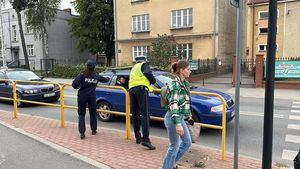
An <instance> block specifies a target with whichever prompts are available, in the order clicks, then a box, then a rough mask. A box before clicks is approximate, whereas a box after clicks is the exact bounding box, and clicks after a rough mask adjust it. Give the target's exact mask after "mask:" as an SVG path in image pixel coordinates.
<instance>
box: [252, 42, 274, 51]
mask: <svg viewBox="0 0 300 169" xmlns="http://www.w3.org/2000/svg"><path fill="white" fill-rule="evenodd" d="M262 45H263V46H264V50H260V46H262ZM257 51H258V52H266V51H267V44H266V43H261V44H258V45H257ZM276 51H278V43H276Z"/></svg>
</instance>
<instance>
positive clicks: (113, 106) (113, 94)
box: [96, 69, 235, 125]
mask: <svg viewBox="0 0 300 169" xmlns="http://www.w3.org/2000/svg"><path fill="white" fill-rule="evenodd" d="M152 72H153V75H154V76H155V78H156V84H155V85H154V88H158V89H160V88H161V87H162V86H165V85H166V84H170V83H171V81H172V80H173V78H174V75H172V74H171V73H169V72H167V71H160V70H153V71H152ZM129 74H130V70H128V69H127V70H126V69H125V70H120V69H116V70H114V69H112V70H106V71H104V72H102V73H100V75H102V76H105V77H109V78H110V81H109V82H107V83H102V85H112V86H114V85H118V83H119V82H118V81H119V78H120V77H125V78H126V83H125V84H124V86H125V88H128V81H129ZM100 85H101V84H100ZM191 91H198V92H212V93H218V94H220V95H221V96H223V97H224V99H225V100H226V113H227V115H226V117H227V122H230V121H231V120H232V119H233V118H234V116H235V114H234V102H233V100H232V98H231V96H230V95H228V94H226V93H223V92H220V91H216V90H211V89H206V88H200V87H196V86H192V87H191ZM96 97H97V109H105V110H114V111H119V112H125V94H124V93H123V91H121V90H118V89H107V88H97V89H96ZM149 103H150V106H149V107H150V115H151V116H156V117H164V115H165V113H166V110H165V109H163V108H161V106H160V94H159V93H157V94H156V93H151V92H150V93H149ZM192 109H193V111H192V114H193V118H194V120H195V121H197V122H201V123H205V124H214V125H221V124H222V109H223V106H222V102H221V100H220V99H219V98H217V97H212V96H203V95H192ZM98 118H99V119H100V120H101V121H105V122H108V121H112V120H113V119H114V118H115V115H111V114H106V113H101V112H99V113H98Z"/></svg>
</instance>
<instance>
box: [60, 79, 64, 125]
mask: <svg viewBox="0 0 300 169" xmlns="http://www.w3.org/2000/svg"><path fill="white" fill-rule="evenodd" d="M64 88H65V85H63V86H61V85H59V89H60V96H59V101H60V127H61V128H64V127H65V109H64V105H65V97H64Z"/></svg>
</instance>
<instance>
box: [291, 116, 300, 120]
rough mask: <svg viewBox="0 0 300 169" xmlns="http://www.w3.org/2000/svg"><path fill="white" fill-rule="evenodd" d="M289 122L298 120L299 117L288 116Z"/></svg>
mask: <svg viewBox="0 0 300 169" xmlns="http://www.w3.org/2000/svg"><path fill="white" fill-rule="evenodd" d="M289 119H290V120H300V116H294V115H290V116H289Z"/></svg>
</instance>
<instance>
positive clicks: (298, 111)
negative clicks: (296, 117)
mask: <svg viewBox="0 0 300 169" xmlns="http://www.w3.org/2000/svg"><path fill="white" fill-rule="evenodd" d="M291 112H292V113H300V110H291Z"/></svg>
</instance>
